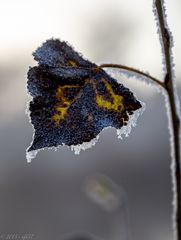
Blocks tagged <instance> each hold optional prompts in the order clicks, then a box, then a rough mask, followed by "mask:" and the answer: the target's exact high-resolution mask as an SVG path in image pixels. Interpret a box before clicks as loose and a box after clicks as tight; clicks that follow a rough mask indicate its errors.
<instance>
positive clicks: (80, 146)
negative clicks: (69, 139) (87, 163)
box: [70, 135, 99, 155]
mask: <svg viewBox="0 0 181 240" xmlns="http://www.w3.org/2000/svg"><path fill="white" fill-rule="evenodd" d="M98 140H99V135H98V136H97V137H96V138H94V139H92V140H91V141H90V142H84V143H82V144H78V145H72V146H71V147H70V148H71V150H72V151H74V153H75V154H76V155H78V154H79V153H80V151H81V150H84V151H85V150H86V149H88V148H91V147H93V146H94V145H95V144H96V143H97V141H98Z"/></svg>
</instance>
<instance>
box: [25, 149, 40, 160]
mask: <svg viewBox="0 0 181 240" xmlns="http://www.w3.org/2000/svg"><path fill="white" fill-rule="evenodd" d="M37 153H38V150H34V151H30V152H26V159H27V162H28V163H31V161H32V159H34V158H35V157H36V155H37Z"/></svg>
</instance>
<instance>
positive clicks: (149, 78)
mask: <svg viewBox="0 0 181 240" xmlns="http://www.w3.org/2000/svg"><path fill="white" fill-rule="evenodd" d="M99 67H100V68H118V69H121V70H126V71H128V72H132V73H136V74H138V75H140V76H143V77H146V78H147V79H148V80H150V81H152V82H155V83H157V84H158V85H160V86H161V87H165V84H164V83H163V82H161V81H160V80H158V79H156V78H155V77H152V76H150V75H149V74H147V73H144V72H142V71H140V70H138V69H135V68H132V67H128V66H124V65H120V64H112V63H110V64H109V63H108V64H101V65H100V66H99Z"/></svg>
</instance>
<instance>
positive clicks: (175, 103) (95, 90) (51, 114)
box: [27, 0, 181, 240]
mask: <svg viewBox="0 0 181 240" xmlns="http://www.w3.org/2000/svg"><path fill="white" fill-rule="evenodd" d="M153 12H154V17H155V19H156V24H157V26H158V35H159V39H160V43H161V50H162V65H163V79H162V80H159V79H156V78H155V77H153V76H151V75H150V74H149V73H147V72H143V71H140V70H137V69H134V68H132V67H128V66H124V65H120V64H102V65H99V66H98V65H96V64H94V63H91V62H90V61H88V60H85V59H84V58H83V57H82V56H81V55H80V54H78V53H77V52H76V51H75V50H74V49H73V48H72V47H71V46H70V45H69V44H68V43H66V42H62V41H59V40H54V39H51V40H48V41H46V42H45V43H44V44H43V45H42V46H41V47H39V48H38V49H37V50H36V51H35V53H34V58H35V60H36V61H38V66H37V67H33V68H30V70H29V72H28V85H27V87H28V91H29V93H30V94H31V96H32V100H31V101H30V103H29V109H28V110H29V116H30V120H31V123H32V124H33V126H34V135H33V141H32V143H31V146H30V147H29V148H28V149H27V160H28V161H29V162H30V161H31V159H32V158H34V157H35V156H36V154H37V152H38V151H39V150H40V149H44V148H52V147H58V146H59V145H66V146H69V147H70V148H71V149H72V150H74V151H75V153H76V154H78V153H79V152H80V150H81V149H84V150H85V149H87V148H88V147H90V146H92V145H95V142H96V141H97V139H98V136H99V133H100V132H101V131H102V130H103V129H105V128H107V127H115V128H116V129H117V133H118V137H120V138H121V136H122V134H124V135H125V136H128V135H129V133H130V131H131V127H132V126H135V125H136V120H137V118H138V116H139V115H140V114H141V113H142V112H143V110H144V107H145V106H144V104H143V103H142V102H141V101H138V100H137V99H136V97H135V95H134V94H133V93H132V92H131V91H130V90H129V89H127V88H126V87H124V86H123V85H122V84H119V83H118V82H117V81H116V80H115V79H113V78H111V76H109V75H108V74H107V73H106V72H105V71H104V70H103V69H104V68H105V69H107V68H111V69H119V73H121V74H126V75H127V76H128V77H132V76H134V77H136V78H138V79H139V80H141V81H144V82H146V83H148V84H151V85H152V86H154V87H156V89H157V90H158V91H159V92H161V93H162V94H163V95H164V97H165V102H166V109H167V115H168V123H169V124H168V128H169V132H170V144H171V159H172V163H171V169H172V179H173V223H174V234H175V236H174V239H175V240H181V162H180V140H181V136H180V119H181V117H180V104H179V98H178V95H177V91H176V81H175V71H174V61H173V53H172V48H173V37H172V34H171V31H170V30H169V27H168V23H167V16H166V7H165V3H164V0H153ZM91 196H92V197H94V198H96V199H95V200H97V201H98V199H99V198H97V197H96V196H97V195H91ZM109 197H110V198H112V195H109V196H108V198H109Z"/></svg>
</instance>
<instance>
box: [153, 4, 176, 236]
mask: <svg viewBox="0 0 181 240" xmlns="http://www.w3.org/2000/svg"><path fill="white" fill-rule="evenodd" d="M161 7H162V12H163V18H164V27H165V28H166V30H167V32H168V34H169V36H168V37H169V44H170V46H169V58H170V64H171V74H172V79H173V89H174V98H175V104H176V111H177V114H178V116H179V119H181V114H180V102H179V97H178V94H177V88H176V77H175V69H174V67H175V64H174V58H173V46H174V42H173V36H172V33H171V31H170V29H169V26H168V22H167V14H166V7H165V1H164V0H161ZM153 13H154V15H155V20H156V24H157V29H158V35H159V39H160V44H161V49H162V59H163V60H162V62H163V66H164V69H163V74H164V77H165V74H166V62H165V53H164V44H163V42H164V41H163V39H162V32H161V28H160V24H159V16H158V13H157V9H156V3H155V0H154V1H153ZM164 97H165V105H166V111H167V116H168V129H169V134H170V147H171V159H172V162H171V166H170V167H171V173H172V191H173V202H172V205H173V216H172V218H173V231H174V232H173V234H174V239H177V227H176V211H177V187H176V179H175V150H174V134H173V126H172V119H171V109H170V104H169V100H168V96H167V94H165V95H164ZM179 134H180V139H181V132H180V133H179ZM179 147H181V146H179Z"/></svg>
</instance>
